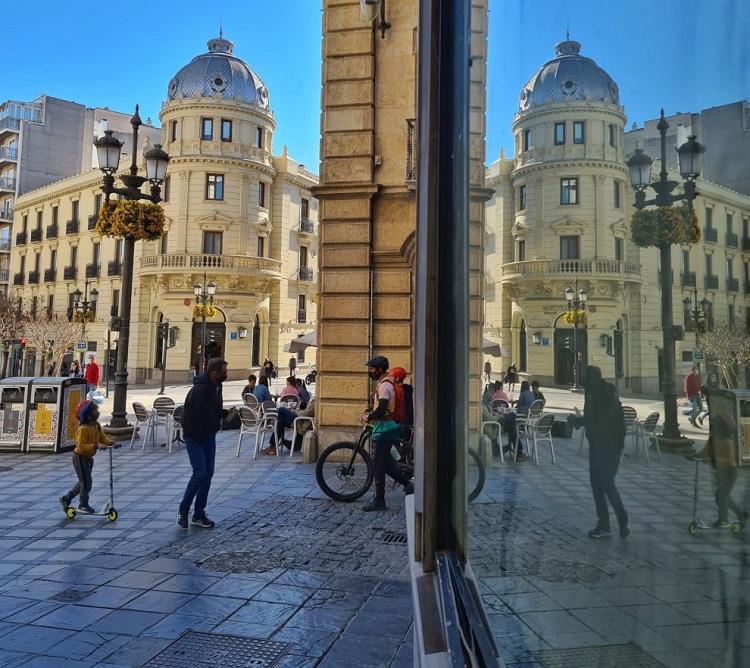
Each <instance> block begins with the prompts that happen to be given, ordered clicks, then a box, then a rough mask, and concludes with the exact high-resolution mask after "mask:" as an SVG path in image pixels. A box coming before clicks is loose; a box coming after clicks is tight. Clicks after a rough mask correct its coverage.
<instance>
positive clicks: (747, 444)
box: [708, 390, 750, 466]
mask: <svg viewBox="0 0 750 668" xmlns="http://www.w3.org/2000/svg"><path fill="white" fill-rule="evenodd" d="M708 407H709V421H710V429H711V431H713V427H714V424H716V423H718V421H719V420H721V419H723V420H726V421H727V422H728V423H729V425H730V428H731V429H732V431H733V432H734V435H735V436H734V443H735V447H736V457H737V465H738V466H748V465H750V390H711V393H710V395H709V399H708Z"/></svg>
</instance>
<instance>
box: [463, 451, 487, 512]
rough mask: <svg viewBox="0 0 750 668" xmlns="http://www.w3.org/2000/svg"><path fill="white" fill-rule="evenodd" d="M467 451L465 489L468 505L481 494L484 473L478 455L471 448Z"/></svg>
mask: <svg viewBox="0 0 750 668" xmlns="http://www.w3.org/2000/svg"><path fill="white" fill-rule="evenodd" d="M467 451H468V453H469V457H468V459H467V460H466V489H467V490H468V491H469V503H471V502H472V501H473V500H474V499H476V498H477V497H478V496H479V495H480V494H481V493H482V489H483V488H484V477H485V473H484V464H482V460H481V458H480V457H479V454H478V453H477V452H476V451H475V450H472V449H471V448H468V449H467Z"/></svg>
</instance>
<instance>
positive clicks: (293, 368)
mask: <svg viewBox="0 0 750 668" xmlns="http://www.w3.org/2000/svg"><path fill="white" fill-rule="evenodd" d="M289 375H290V376H291V377H292V378H294V377H295V376H296V375H297V358H296V357H294V355H292V357H290V358H289Z"/></svg>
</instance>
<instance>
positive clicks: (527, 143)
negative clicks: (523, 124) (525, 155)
mask: <svg viewBox="0 0 750 668" xmlns="http://www.w3.org/2000/svg"><path fill="white" fill-rule="evenodd" d="M521 141H522V145H523V150H524V151H530V150H531V149H532V148H534V141H533V136H532V134H531V128H525V129H524V131H523V134H522V140H521Z"/></svg>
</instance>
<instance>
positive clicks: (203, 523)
mask: <svg viewBox="0 0 750 668" xmlns="http://www.w3.org/2000/svg"><path fill="white" fill-rule="evenodd" d="M190 523H191V524H194V525H195V526H197V527H203V528H204V529H213V528H214V526H215V525H216V522H213V521H211V520H210V519H208V517H206V516H205V515H203V517H196V516H195V515H193V519H192V520H191V522H190Z"/></svg>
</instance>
